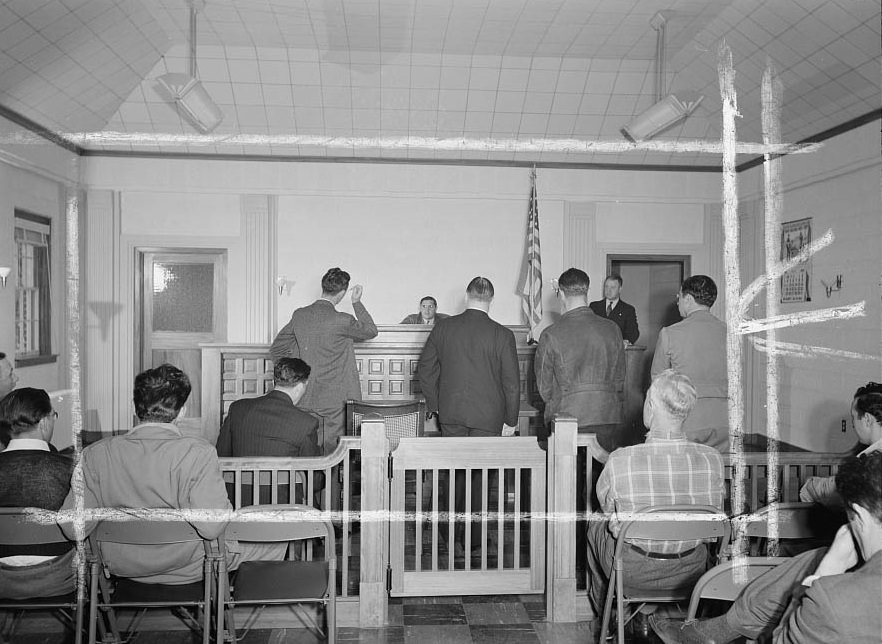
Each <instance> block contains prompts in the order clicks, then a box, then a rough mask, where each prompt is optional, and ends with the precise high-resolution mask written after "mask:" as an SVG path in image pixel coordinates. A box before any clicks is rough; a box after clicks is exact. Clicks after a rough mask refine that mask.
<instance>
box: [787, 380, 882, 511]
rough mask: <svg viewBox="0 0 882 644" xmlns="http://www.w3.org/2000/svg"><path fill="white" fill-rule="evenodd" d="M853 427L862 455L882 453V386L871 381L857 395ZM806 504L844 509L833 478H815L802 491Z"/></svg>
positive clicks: (801, 495)
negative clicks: (861, 446)
mask: <svg viewBox="0 0 882 644" xmlns="http://www.w3.org/2000/svg"><path fill="white" fill-rule="evenodd" d="M851 426H852V427H853V428H854V431H855V433H856V434H857V436H858V440H859V441H860V443H861V445H867V447H866V448H865V449H863V450H862V451H861V452H859V453H858V455H859V456H861V455H866V454H870V453H872V452H880V451H882V385H880V384H879V383H876V382H868V383H867V384H866V385H864V386H863V387H860V388H859V389H858V390H857V391H856V392H855V393H854V400H852V401H851ZM799 500H800V501H802V502H803V503H820V504H822V505H824V506H827V507H829V508H831V509H834V510H842V509H843V505H842V499H841V498H840V497H839V495H838V494H837V493H836V482H835V477H833V476H812V477H811V478H809V480H807V481H806V482H805V484H804V485H803V486H802V489H801V490H800V491H799Z"/></svg>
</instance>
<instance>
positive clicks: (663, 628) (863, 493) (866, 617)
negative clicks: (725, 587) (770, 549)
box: [650, 452, 882, 644]
mask: <svg viewBox="0 0 882 644" xmlns="http://www.w3.org/2000/svg"><path fill="white" fill-rule="evenodd" d="M836 490H837V491H838V493H839V495H840V496H841V497H842V501H843V503H844V504H845V506H846V508H847V512H848V525H845V526H842V527H841V528H840V529H839V532H837V533H836V538H835V539H834V541H833V545H831V546H830V548H829V549H827V548H820V549H818V550H811V551H809V552H805V553H803V554H801V555H798V556H796V557H793V558H792V559H790V560H789V561H787V562H786V563H783V564H781V565H779V566H778V567H777V568H773V569H772V570H769V571H768V572H767V573H765V574H764V575H762V576H761V577H758V578H757V579H755V580H754V581H752V582H751V583H750V584H748V585H747V586H746V587H745V588H744V590H742V591H741V594H740V595H739V596H738V598H737V599H736V600H735V603H734V604H733V605H732V607H731V608H730V609H729V611H728V612H727V613H726V614H725V615H722V616H720V617H713V618H711V619H703V620H697V621H692V622H685V623H684V622H682V621H681V620H670V619H659V620H654V619H651V620H650V621H651V623H652V626H653V628H654V629H655V632H656V633H657V634H658V635H659V637H661V638H662V640H663V641H664V642H665V643H666V644H672V643H674V642H686V643H710V642H714V643H716V644H725V643H726V642H731V641H733V640H735V639H738V638H740V637H747V638H750V639H757V638H758V637H760V636H761V635H768V634H769V633H772V635H773V641H774V642H776V643H787V644H790V643H792V644H811V643H816V644H829V643H831V642H848V643H849V644H854V643H860V642H867V643H868V644H869V643H873V644H878V642H879V641H880V640H882V611H880V610H879V607H880V604H882V452H873V453H871V454H868V455H866V456H860V457H855V458H852V459H850V460H849V461H847V462H846V463H843V465H842V466H841V467H840V468H839V472H837V474H836ZM859 561H862V563H859Z"/></svg>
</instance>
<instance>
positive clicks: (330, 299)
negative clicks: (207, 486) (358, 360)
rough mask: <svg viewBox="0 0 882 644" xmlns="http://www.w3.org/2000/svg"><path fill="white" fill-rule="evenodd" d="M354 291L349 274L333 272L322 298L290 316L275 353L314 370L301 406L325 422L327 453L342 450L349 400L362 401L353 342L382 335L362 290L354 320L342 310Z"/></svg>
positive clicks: (275, 342)
mask: <svg viewBox="0 0 882 644" xmlns="http://www.w3.org/2000/svg"><path fill="white" fill-rule="evenodd" d="M347 290H349V273H347V272H346V271H344V270H341V269H339V268H331V269H329V270H328V271H327V272H326V273H325V274H324V276H323V277H322V296H321V297H320V298H319V299H317V300H316V301H315V302H313V303H312V304H310V305H308V306H304V307H301V308H299V309H297V310H296V311H294V313H293V314H292V315H291V321H290V322H288V324H286V325H285V326H284V327H283V328H282V330H281V331H279V334H278V335H277V336H276V339H275V340H273V344H272V347H271V348H270V353H271V354H272V357H273V360H274V361H277V360H279V359H280V358H287V357H290V358H300V359H301V360H303V361H304V362H306V363H307V364H308V365H309V366H310V367H311V368H312V377H311V379H310V381H309V386H307V388H306V392H305V393H304V394H303V398H301V400H300V406H301V407H302V408H303V409H304V410H306V411H310V412H313V413H315V415H316V416H318V417H319V418H320V419H321V423H322V427H321V428H320V429H321V430H322V435H323V438H322V443H323V448H324V452H325V454H329V453H331V452H333V451H334V449H335V448H336V447H337V442H338V440H339V439H340V437H341V436H342V435H343V432H344V430H345V428H346V401H347V400H349V399H352V400H361V384H360V383H359V380H358V369H357V368H356V366H355V349H354V348H353V342H358V341H361V340H369V339H371V338H375V337H377V326H376V325H375V324H374V320H373V318H371V316H370V313H368V312H367V309H366V308H364V304H362V303H361V296H362V292H363V288H362V286H361V285H360V284H356V285H355V286H354V287H352V296H351V297H352V309H353V310H354V311H355V317H353V316H351V315H349V314H348V313H343V312H341V311H338V310H337V305H338V304H339V303H340V302H342V301H343V298H344V297H345V296H346V291H347Z"/></svg>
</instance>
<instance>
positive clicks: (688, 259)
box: [601, 253, 692, 293]
mask: <svg viewBox="0 0 882 644" xmlns="http://www.w3.org/2000/svg"><path fill="white" fill-rule="evenodd" d="M613 262H634V263H637V262H643V263H645V264H652V263H654V262H657V263H663V262H680V263H682V265H683V279H686V278H687V277H690V276H691V275H692V255H668V254H663V255H657V254H654V253H645V254H644V253H607V255H606V274H607V275H610V274H612V265H613ZM604 279H605V276H604ZM601 293H602V291H601Z"/></svg>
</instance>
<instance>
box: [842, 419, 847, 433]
mask: <svg viewBox="0 0 882 644" xmlns="http://www.w3.org/2000/svg"><path fill="white" fill-rule="evenodd" d="M847 429H848V423H846V422H845V419H844V418H843V419H842V431H843V432H845V431H846V430H847Z"/></svg>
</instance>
